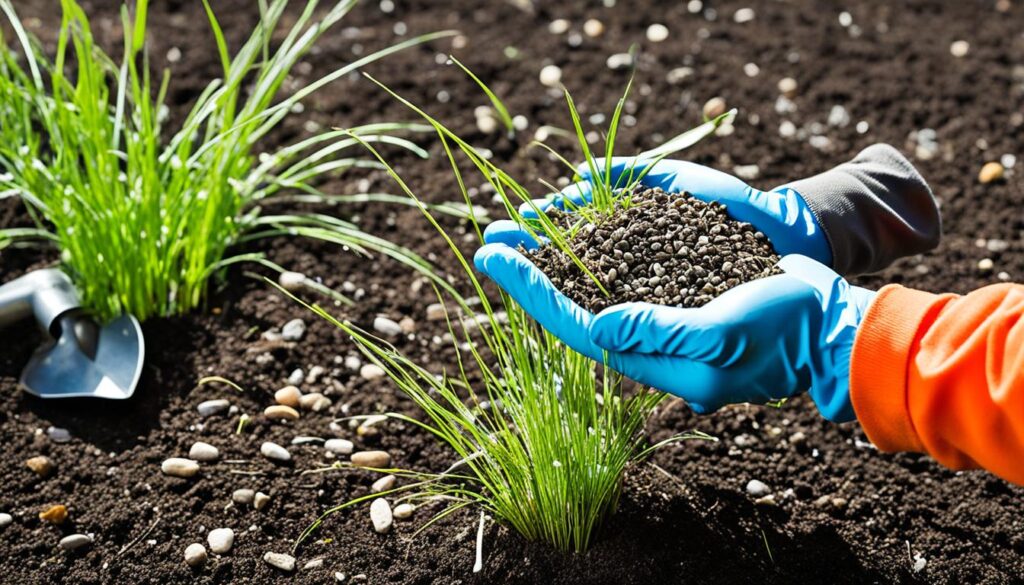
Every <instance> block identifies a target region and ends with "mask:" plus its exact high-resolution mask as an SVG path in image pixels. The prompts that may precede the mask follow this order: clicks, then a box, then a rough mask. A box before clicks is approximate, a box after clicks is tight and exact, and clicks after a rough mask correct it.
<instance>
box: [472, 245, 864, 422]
mask: <svg viewBox="0 0 1024 585" xmlns="http://www.w3.org/2000/svg"><path fill="white" fill-rule="evenodd" d="M495 234H497V238H495V237H494V236H495ZM517 235H518V239H519V241H518V242H516V241H515V238H516V237H517ZM485 239H486V240H487V241H488V242H491V243H488V244H486V245H484V246H483V247H482V248H480V250H478V251H477V254H476V256H475V259H474V260H475V264H476V267H477V269H478V270H480V271H481V272H483V273H485V274H487V275H488V276H489V277H490V278H491V279H492V280H494V281H495V282H496V283H497V284H498V285H499V286H501V287H502V288H503V289H505V291H506V292H508V294H510V295H511V296H512V298H513V299H514V300H515V301H516V302H517V303H519V304H520V305H521V306H522V307H523V308H524V309H525V310H526V311H527V312H528V313H529V314H530V315H532V316H533V317H534V319H536V320H537V322H538V323H540V325H541V326H542V327H544V328H545V329H547V330H548V331H550V332H551V333H552V334H554V335H555V336H557V337H558V338H560V339H561V340H562V341H563V342H565V343H566V344H567V345H568V346H569V347H571V348H572V349H574V350H576V351H578V352H580V353H582V354H584V355H587V356H589V357H590V358H592V359H594V360H597V361H605V359H607V361H606V363H607V365H608V366H609V367H611V368H613V369H615V370H617V371H619V372H621V373H623V374H625V375H626V376H628V377H630V378H632V379H634V380H636V381H638V382H640V383H642V384H647V385H649V386H651V387H654V388H657V389H660V390H664V391H666V392H669V393H671V394H675V395H676V396H679V397H681V398H683V399H685V400H686V401H687V402H689V404H690V406H691V407H692V408H693V409H694V410H695V411H696V412H700V413H705V412H711V411H713V410H716V409H718V408H720V407H721V406H723V405H725V404H730V403H738V402H756V403H763V402H767V401H769V400H773V399H779V398H787V397H791V396H794V395H796V394H798V393H800V392H803V391H806V390H810V393H811V397H812V399H813V400H814V402H815V404H817V406H818V409H819V411H821V413H822V415H823V416H825V417H826V418H828V419H830V420H835V421H848V420H853V418H854V413H853V407H852V405H851V403H850V398H849V368H850V353H851V351H852V349H853V340H854V337H855V335H856V330H857V326H858V325H859V323H860V321H861V319H862V317H863V315H864V313H865V311H866V310H867V307H868V305H869V304H870V302H871V300H872V299H873V298H874V294H875V293H874V292H872V291H868V290H866V289H861V288H857V287H852V286H850V285H849V284H848V283H847V282H846V281H845V280H843V279H842V278H841V277H840V276H839V275H837V274H835V273H834V272H832V271H831V270H830V269H829V268H827V267H825V266H823V265H821V264H819V263H817V262H815V261H813V260H811V259H810V258H807V257H804V256H797V255H793V256H787V257H786V258H784V259H783V260H782V262H780V264H779V266H780V267H781V268H782V269H783V270H784V271H785V272H786V273H785V274H782V275H777V276H771V277H768V278H763V279H760V280H756V281H753V282H749V283H746V284H743V285H740V286H738V287H736V288H733V289H731V290H729V291H726V292H725V294H723V295H721V296H720V297H718V298H716V299H715V300H713V301H711V302H710V303H708V304H707V305H705V306H704V307H701V308H698V309H678V308H674V307H665V306H659V305H651V304H646V303H628V304H623V305H617V306H614V307H610V308H608V309H606V310H604V311H602V312H601V313H600V314H599V315H597V316H596V317H595V316H594V315H593V314H592V313H590V312H589V311H587V310H586V309H584V308H582V307H580V306H579V305H577V304H576V303H574V302H573V301H572V300H570V299H569V298H568V297H566V296H565V295H563V294H562V293H561V292H560V291H558V290H557V289H555V287H554V285H553V284H552V283H551V281H550V280H549V279H548V277H547V276H546V275H544V274H543V273H542V272H541V271H540V270H539V269H538V268H537V267H536V266H535V265H534V264H533V263H532V262H530V261H529V259H527V258H526V257H525V256H523V255H522V254H521V253H519V252H518V251H517V250H516V249H515V246H516V245H518V244H526V245H530V246H535V245H537V243H536V242H535V240H534V239H533V237H532V236H531V235H530V234H529V233H528V232H527V231H526V230H525V229H520V230H519V231H518V232H513V231H512V230H510V229H508V228H507V226H506V227H500V226H499V228H498V229H496V230H491V229H488V230H487V232H485ZM605 350H607V354H605Z"/></svg>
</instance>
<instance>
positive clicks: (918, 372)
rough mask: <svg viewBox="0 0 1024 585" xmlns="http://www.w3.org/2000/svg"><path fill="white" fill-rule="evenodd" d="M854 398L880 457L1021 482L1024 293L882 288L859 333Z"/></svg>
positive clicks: (1003, 287)
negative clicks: (928, 459) (914, 456)
mask: <svg viewBox="0 0 1024 585" xmlns="http://www.w3.org/2000/svg"><path fill="white" fill-rule="evenodd" d="M850 398H851V400H852V401H853V406H854V410H855V411H856V413H857V419H858V420H859V421H860V423H861V425H862V426H863V427H864V431H865V432H866V433H867V435H868V438H870V439H871V441H872V442H873V443H874V444H875V445H876V446H878V448H879V449H881V450H883V451H922V452H926V453H929V454H930V455H931V456H932V457H934V458H935V459H937V460H938V461H939V462H940V463H942V464H944V465H946V466H948V467H952V468H954V469H971V468H979V467H980V468H984V469H987V470H989V471H991V472H992V473H994V474H996V475H998V476H1000V477H1003V478H1004V479H1007V480H1009V481H1012V482H1014V483H1018V484H1024V285H1017V284H998V285H992V286H987V287H984V288H981V289H979V290H977V291H975V292H972V293H970V294H968V295H966V296H958V295H953V294H945V295H934V294H931V293H926V292H921V291H916V290H912V289H908V288H904V287H901V286H898V285H889V286H886V287H885V288H883V289H882V290H880V291H879V293H878V296H877V297H876V298H875V300H874V302H872V304H871V306H870V307H869V308H868V311H867V314H866V315H865V317H864V320H863V322H862V323H861V325H860V328H859V330H858V332H857V338H856V340H855V342H854V348H853V357H852V361H851V365H850Z"/></svg>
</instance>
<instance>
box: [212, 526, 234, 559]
mask: <svg viewBox="0 0 1024 585" xmlns="http://www.w3.org/2000/svg"><path fill="white" fill-rule="evenodd" d="M206 542H207V543H208V544H209V545H210V550H211V551H213V553H214V554H218V555H222V554H226V553H227V552H229V551H230V550H231V547H232V546H234V544H235V531H234V530H232V529H230V528H216V529H214V530H211V531H210V534H209V535H208V536H207V537H206Z"/></svg>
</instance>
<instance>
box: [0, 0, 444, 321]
mask: <svg viewBox="0 0 1024 585" xmlns="http://www.w3.org/2000/svg"><path fill="white" fill-rule="evenodd" d="M356 3H357V2H356V0H342V1H337V2H334V3H332V4H331V5H330V6H327V7H320V6H319V4H320V2H319V1H318V0H308V1H307V2H305V5H304V7H303V9H302V10H301V11H300V12H298V13H297V15H296V17H295V18H294V20H293V21H292V19H288V20H289V21H292V24H290V25H286V26H285V25H282V24H281V22H282V20H285V19H283V18H282V16H283V14H284V11H285V8H286V7H287V5H288V0H273V1H271V2H261V3H260V6H261V11H260V14H261V18H260V22H259V24H258V25H257V26H256V27H255V29H254V30H253V32H252V34H251V35H250V37H249V38H248V40H247V41H245V43H244V44H243V45H242V46H241V47H240V48H238V49H237V51H236V52H235V53H234V54H232V53H231V51H230V49H229V47H228V43H227V41H226V39H225V37H224V33H223V31H222V30H221V27H220V25H219V23H218V21H217V18H216V16H215V14H214V11H213V9H212V7H211V5H210V3H209V2H208V1H207V0H203V6H204V8H205V11H206V15H207V18H208V21H209V26H210V30H211V33H212V36H213V40H214V43H215V45H216V50H217V52H218V55H219V59H220V62H221V66H222V68H223V71H222V76H221V78H220V79H215V80H212V81H211V82H210V83H209V85H208V86H207V87H206V88H205V90H204V91H203V92H202V93H201V94H200V96H199V97H198V98H197V99H196V101H195V103H194V104H193V105H192V107H191V110H190V111H189V113H188V115H187V116H186V118H185V120H184V121H183V122H182V124H181V125H180V127H178V128H176V129H175V130H173V131H171V130H170V129H168V128H167V127H166V126H165V119H166V117H167V112H168V109H167V107H166V105H165V97H166V95H167V89H168V85H169V74H168V73H167V72H164V73H163V74H162V75H161V76H159V77H157V78H154V76H153V75H152V74H151V72H150V67H149V54H148V52H147V50H146V34H147V22H146V19H147V7H148V1H147V0H137V1H136V2H135V3H134V9H133V10H130V9H129V8H128V7H127V6H125V7H123V9H122V28H123V30H124V31H125V37H124V46H123V55H122V59H121V61H120V62H117V61H116V60H115V59H114V58H113V57H112V56H110V55H108V54H107V53H105V52H104V51H103V50H102V49H101V48H100V47H98V46H97V45H96V43H95V41H94V38H93V34H92V29H91V26H90V22H89V19H88V17H87V16H86V14H85V12H84V11H83V10H82V8H81V7H80V6H79V4H78V3H77V2H76V1H75V0H61V7H62V11H63V16H62V21H61V28H60V33H59V36H58V40H57V48H56V54H55V56H54V57H53V58H52V59H51V58H50V57H48V56H47V55H46V53H45V52H44V51H43V50H42V48H41V47H40V45H39V43H38V42H37V41H36V40H34V39H33V38H32V37H31V36H30V35H29V34H28V33H27V32H26V30H25V27H24V26H23V25H22V23H21V21H20V19H19V18H18V15H17V14H16V12H15V10H14V7H13V5H12V4H11V2H10V0H0V12H3V14H4V15H5V16H6V18H7V20H8V22H9V23H10V25H11V30H13V31H14V41H15V42H14V45H15V46H16V47H17V48H18V52H16V51H15V49H14V48H9V47H8V44H7V42H6V39H4V38H3V36H2V33H0V197H4V196H11V195H16V196H19V197H20V198H21V199H22V200H23V201H24V202H25V204H26V207H27V208H28V210H29V213H30V214H31V216H32V218H33V219H34V220H35V223H36V227H35V228H20V229H4V230H0V249H3V248H5V247H9V246H18V245H22V246H23V245H32V244H36V245H38V244H42V245H55V246H56V247H57V248H58V249H59V250H60V253H61V260H62V264H63V267H64V269H65V270H66V271H67V272H68V273H69V274H70V275H71V277H72V279H73V281H74V282H75V285H76V286H77V288H78V289H79V291H80V293H81V295H82V298H83V302H84V304H85V306H86V307H87V308H88V309H89V310H90V311H91V312H93V313H94V314H95V315H97V316H98V317H100V318H102V319H109V318H111V317H114V316H116V315H118V314H120V313H122V312H129V313H132V314H134V315H136V316H137V317H138V318H139V319H142V320H145V319H147V318H149V317H153V316H168V315H175V314H180V313H183V312H187V311H189V310H191V309H193V308H195V307H197V306H199V305H200V304H202V303H203V301H204V299H205V295H206V291H207V286H208V281H209V280H210V278H211V277H212V276H214V275H217V274H219V273H221V272H222V271H223V269H224V268H226V267H227V266H230V265H232V264H236V263H239V262H256V263H260V264H263V265H264V266H267V267H268V268H272V269H275V270H276V269H279V267H277V266H276V265H274V264H272V263H270V262H268V261H266V259H265V258H263V256H262V255H261V254H253V253H248V254H246V253H238V252H235V251H233V250H234V248H235V247H236V246H237V245H239V244H244V243H246V242H249V241H251V240H254V239H258V238H266V237H273V236H300V237H308V238H316V239H321V240H326V241H330V242H334V243H337V244H339V245H341V246H344V247H345V248H346V249H348V250H351V251H352V252H355V253H357V254H371V253H380V254H384V255H387V256H390V257H392V258H396V259H398V260H399V261H401V262H403V263H405V264H407V265H409V266H411V267H413V268H414V269H416V270H419V271H421V272H423V273H424V274H427V275H430V276H433V275H432V271H431V268H430V266H429V265H428V264H427V263H426V262H425V261H424V260H422V259H420V258H419V257H417V256H416V255H414V254H413V253H411V252H410V251H408V250H406V249H404V248H402V247H400V246H397V245H395V244H393V243H391V242H388V241H386V240H382V239H380V238H375V237H372V236H369V235H367V234H365V233H363V232H362V231H361V230H359V229H358V227H357V226H355V225H353V224H351V223H348V222H344V221H341V220H338V219H335V218H332V217H327V216H323V215H316V214H307V213H298V212H296V213H288V214H282V215H267V214H266V213H265V212H264V206H265V205H267V204H268V203H271V202H273V203H281V202H290V203H299V202H303V201H309V200H310V199H316V198H319V199H320V200H329V199H331V197H332V196H330V195H327V194H324V193H321V192H319V191H318V190H317V188H316V187H315V186H314V185H315V183H316V181H317V180H318V179H320V178H322V177H325V176H329V175H338V174H341V173H345V172H347V171H349V170H350V169H357V168H379V167H380V165H379V163H377V162H376V161H373V160H367V159H366V158H365V157H364V158H359V157H355V156H345V152H347V151H348V150H350V149H352V147H353V146H356V145H358V144H359V141H356V140H354V139H353V138H352V136H354V135H358V136H359V137H360V141H364V142H373V143H384V144H389V145H393V146H395V147H398V148H404V149H406V150H409V151H412V152H414V153H416V154H418V155H421V156H424V155H425V153H424V152H423V151H422V150H421V149H419V148H418V147H416V146H415V145H414V144H412V143H411V142H409V141H408V140H406V139H404V138H401V137H399V136H396V135H395V134H400V133H408V132H417V131H422V130H424V129H425V128H424V126H423V125H422V124H372V125H366V126H359V127H355V128H350V129H349V130H347V131H345V132H338V131H329V132H323V133H321V134H318V135H315V136H312V137H310V138H307V139H305V140H302V141H301V142H298V143H296V144H294V145H291V146H286V147H284V148H281V149H279V150H277V151H274V152H263V153H258V152H257V145H258V143H259V142H260V140H261V139H262V138H263V137H265V136H266V135H267V134H268V133H269V132H270V131H271V130H273V129H274V128H275V127H276V126H278V125H279V124H280V123H281V121H282V120H284V119H285V118H286V117H288V116H289V115H292V114H293V113H295V112H297V111H299V110H300V108H301V102H302V100H303V99H304V98H306V97H307V96H309V95H310V94H312V93H313V92H315V91H317V90H318V89H320V88H322V87H324V86H325V85H327V84H329V83H331V82H333V81H335V80H337V79H340V78H342V77H344V76H345V75H348V74H349V73H352V72H353V71H356V70H357V69H358V68H360V67H362V66H364V65H366V64H368V63H372V62H374V61H376V60H378V59H381V58H383V57H386V56H388V55H390V54H393V53H395V52H397V51H401V50H404V49H407V48H409V47H413V46H416V45H419V44H421V43H425V42H428V41H431V40H434V39H438V38H441V37H444V36H447V35H450V34H452V33H450V32H440V33H434V34H429V35H424V36H420V37H416V38H413V39H410V40H407V41H404V42H402V43H399V44H396V45H394V46H391V47H388V48H385V49H383V50H380V51H378V52H375V53H373V54H371V55H367V56H365V57H362V58H360V59H358V60H356V61H354V62H352V63H348V64H346V65H344V66H342V67H339V68H337V69H335V70H334V71H332V72H330V73H328V74H327V75H325V76H324V77H321V78H319V79H317V80H315V81H312V82H310V83H309V84H307V85H305V86H303V87H301V88H299V89H297V90H295V91H294V92H293V93H291V94H290V95H287V96H286V97H280V94H282V93H283V92H282V89H283V87H284V85H285V83H286V80H288V78H289V74H290V71H291V70H292V68H293V67H294V66H295V64H296V63H298V62H299V60H301V59H302V58H303V57H304V56H305V55H306V53H307V52H308V51H309V50H310V49H311V47H312V46H313V44H314V43H315V42H316V41H317V39H319V38H320V36H321V35H323V34H324V33H325V32H326V31H328V30H330V29H331V27H332V26H334V25H335V24H336V23H338V22H339V21H340V20H341V19H342V18H343V17H344V16H345V15H346V14H348V12H349V11H350V10H351V9H352V8H353V7H354V6H355V5H356ZM279 28H281V29H283V30H281V31H278V29H279ZM272 38H273V39H281V40H280V41H279V42H278V41H276V40H275V41H274V43H273V44H274V46H271V39H272ZM69 71H74V74H73V75H69V73H68V72H69ZM426 129H429V127H427V128H426ZM360 152H362V151H360ZM296 194H299V195H298V196H296Z"/></svg>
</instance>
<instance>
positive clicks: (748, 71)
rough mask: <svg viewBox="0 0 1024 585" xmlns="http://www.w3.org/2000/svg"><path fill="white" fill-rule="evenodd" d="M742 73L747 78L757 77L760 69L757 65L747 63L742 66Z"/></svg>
mask: <svg viewBox="0 0 1024 585" xmlns="http://www.w3.org/2000/svg"><path fill="white" fill-rule="evenodd" d="M743 73H744V74H745V75H746V76H747V77H757V75H758V74H759V73H761V68H760V67H758V66H757V63H747V64H746V65H744V66H743Z"/></svg>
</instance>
